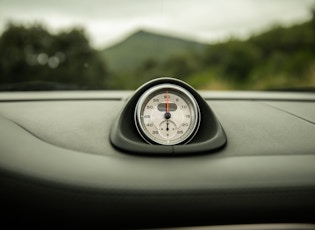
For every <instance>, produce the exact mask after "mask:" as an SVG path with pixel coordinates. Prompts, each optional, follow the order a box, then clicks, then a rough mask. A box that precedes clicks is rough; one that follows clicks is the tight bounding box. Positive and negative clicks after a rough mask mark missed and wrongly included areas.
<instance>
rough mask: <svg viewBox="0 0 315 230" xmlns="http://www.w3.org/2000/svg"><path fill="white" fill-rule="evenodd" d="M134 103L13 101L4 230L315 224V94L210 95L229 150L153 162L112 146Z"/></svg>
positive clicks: (64, 97)
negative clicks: (11, 229) (22, 228)
mask: <svg viewBox="0 0 315 230" xmlns="http://www.w3.org/2000/svg"><path fill="white" fill-rule="evenodd" d="M133 93H134V92H133V91H85V92H84V91H72V92H71V91H70V92H15V93H1V94H0V127H1V128H0V132H1V134H0V179H1V199H2V201H1V203H2V207H3V210H5V212H4V215H3V217H4V218H3V220H6V221H8V222H9V221H11V222H10V223H11V224H14V223H16V224H18V223H25V224H26V225H27V224H29V225H31V226H38V227H40V226H43V225H42V224H51V225H54V226H57V227H58V226H76V227H88V228H93V227H99V226H101V227H109V226H111V227H116V228H163V227H185V226H210V225H230V224H252V223H312V222H314V216H315V141H314V140H315V94H312V93H297V92H295V93H290V92H287V93H284V92H209V91H199V93H200V95H201V97H202V98H203V99H204V100H205V102H206V103H207V104H208V105H209V106H210V108H211V109H212V111H213V113H214V114H215V116H216V117H217V119H218V121H219V122H220V124H221V125H222V127H223V129H224V132H225V134H226V137H227V142H226V143H225V145H224V146H223V147H221V148H219V149H216V150H215V151H209V152H205V151H203V152H202V154H193V153H192V154H189V155H184V156H182V155H180V156H177V155H174V156H172V155H167V156H164V155H163V156H158V155H155V156H151V155H148V156H146V155H137V154H130V153H129V152H128V151H123V150H121V149H119V148H116V147H115V146H114V145H112V144H111V141H110V133H111V129H112V128H113V123H114V121H115V119H117V117H118V116H119V114H120V112H121V111H122V110H123V108H124V106H125V105H126V103H127V102H128V99H129V98H130V97H131V96H132V95H133ZM209 129H211V127H209ZM152 148H154V145H153V146H152ZM12 220H14V221H12Z"/></svg>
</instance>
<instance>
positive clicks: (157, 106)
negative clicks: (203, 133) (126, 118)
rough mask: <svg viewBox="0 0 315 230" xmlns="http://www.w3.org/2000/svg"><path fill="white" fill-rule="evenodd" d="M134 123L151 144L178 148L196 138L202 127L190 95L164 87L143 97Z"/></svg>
mask: <svg viewBox="0 0 315 230" xmlns="http://www.w3.org/2000/svg"><path fill="white" fill-rule="evenodd" d="M134 119H135V123H136V126H137V130H138V132H139V133H140V135H141V136H142V138H143V139H144V140H145V141H147V142H148V143H154V144H161V145H176V144H180V143H187V142H189V141H190V140H191V139H192V138H193V137H194V135H195V134H196V132H197V131H198V128H199V125H200V110H199V106H198V104H197V102H196V100H195V98H194V97H193V96H192V95H191V93H190V92H188V91H187V90H186V89H184V88H183V87H180V86H178V85H175V84H169V83H165V84H159V85H156V86H153V87H151V88H150V89H148V90H147V91H146V92H144V93H143V95H142V96H141V97H140V98H139V100H138V103H137V105H136V109H135V113H134Z"/></svg>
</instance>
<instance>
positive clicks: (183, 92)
mask: <svg viewBox="0 0 315 230" xmlns="http://www.w3.org/2000/svg"><path fill="white" fill-rule="evenodd" d="M164 89H165V90H166V89H168V90H172V91H175V92H176V93H178V95H179V96H180V97H181V98H182V100H184V101H185V102H186V103H187V104H190V105H191V108H190V109H191V110H192V112H193V115H194V121H193V124H192V125H191V126H192V127H191V128H190V129H189V132H188V133H187V132H185V134H184V135H183V137H182V138H179V139H178V140H177V141H171V142H170V143H167V142H165V141H160V140H158V139H156V138H152V137H151V136H150V135H148V134H147V132H146V129H145V128H144V127H143V125H142V121H141V119H142V118H141V115H140V114H141V110H142V108H143V105H144V103H145V102H147V101H148V100H150V98H152V97H154V95H158V94H160V91H161V90H163V91H164ZM186 99H187V100H188V102H187V101H186ZM200 120H201V117H200V109H199V105H198V103H197V101H196V99H195V98H194V96H193V95H192V94H191V93H190V92H189V91H188V90H187V89H185V88H183V87H181V86H178V85H175V84H171V83H163V84H159V85H155V86H153V87H151V88H149V89H148V90H146V91H145V92H144V93H143V94H142V95H141V96H140V98H139V100H138V102H137V104H136V107H135V112H134V121H135V124H136V128H137V130H138V133H139V134H140V136H141V137H142V138H143V139H144V140H145V141H146V142H147V143H149V144H160V145H166V146H170V145H178V144H187V143H189V142H190V141H191V140H192V139H193V138H194V136H195V135H196V133H197V131H198V129H199V126H200Z"/></svg>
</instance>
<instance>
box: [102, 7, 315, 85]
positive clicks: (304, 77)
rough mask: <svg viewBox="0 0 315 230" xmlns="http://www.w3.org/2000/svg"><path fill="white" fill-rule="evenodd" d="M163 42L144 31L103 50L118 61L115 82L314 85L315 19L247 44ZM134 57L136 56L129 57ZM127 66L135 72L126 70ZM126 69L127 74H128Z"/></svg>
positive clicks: (278, 29)
mask: <svg viewBox="0 0 315 230" xmlns="http://www.w3.org/2000/svg"><path fill="white" fill-rule="evenodd" d="M314 15H315V10H313V16H314ZM137 39H138V40H137ZM164 39H165V37H161V36H158V35H154V34H149V33H145V32H140V33H139V34H136V35H133V36H131V38H129V39H127V40H126V42H122V43H120V44H119V45H118V46H117V47H112V48H110V49H109V50H107V51H106V50H105V51H103V52H102V53H103V54H105V53H106V52H107V54H108V56H107V58H108V59H111V58H113V60H115V62H116V66H117V68H114V70H115V71H114V72H115V76H116V77H114V78H112V81H113V82H115V80H116V79H119V81H122V79H123V78H124V76H125V77H126V78H127V81H128V82H129V83H128V84H124V88H127V89H134V88H137V87H138V86H139V85H140V84H142V83H144V82H145V81H147V80H150V79H152V78H154V77H160V76H171V77H176V78H180V79H182V80H185V81H187V82H188V83H190V84H192V85H193V86H194V87H196V88H197V89H267V88H286V87H300V86H303V87H305V86H308V87H309V86H313V87H314V86H315V70H314V69H315V67H314V66H315V17H313V18H312V19H311V20H310V21H307V22H305V23H302V24H298V25H293V26H291V27H282V26H274V27H272V28H271V29H269V30H268V31H265V32H263V33H261V34H258V35H254V36H252V37H251V38H249V39H247V40H245V41H243V40H237V39H231V40H228V41H226V42H221V43H217V44H210V45H208V46H205V45H201V46H199V47H198V46H196V44H195V45H194V47H195V48H188V47H189V46H186V47H185V46H181V49H176V48H174V47H178V46H176V45H175V44H178V43H176V42H175V40H174V38H172V39H173V40H172V42H173V43H172V44H171V43H165V40H164ZM180 42H182V40H180ZM132 44H133V45H132ZM157 44H159V45H157ZM187 44H188V43H186V45H187ZM127 47H129V48H127ZM130 47H133V49H131V48H130ZM196 47H198V48H196ZM166 51H167V52H166ZM113 53H115V55H116V56H115V55H113ZM130 54H132V56H128V55H130ZM158 54H162V55H158ZM126 57H127V58H126ZM117 63H120V64H121V65H119V64H117ZM139 63H140V64H139ZM128 65H130V66H133V67H136V68H134V69H132V68H129V67H128V68H127V66H128ZM119 66H120V67H119ZM125 67H126V69H128V71H124V70H126V69H125ZM115 87H117V88H120V85H119V84H115Z"/></svg>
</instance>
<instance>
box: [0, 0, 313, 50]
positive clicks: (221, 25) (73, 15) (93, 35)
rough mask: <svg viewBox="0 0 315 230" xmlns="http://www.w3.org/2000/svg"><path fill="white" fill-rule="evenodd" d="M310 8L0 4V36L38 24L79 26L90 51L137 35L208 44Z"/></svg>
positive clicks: (127, 0)
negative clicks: (17, 26) (19, 25)
mask: <svg viewBox="0 0 315 230" xmlns="http://www.w3.org/2000/svg"><path fill="white" fill-rule="evenodd" d="M312 7H315V0H190V1H188V0H186V1H183V0H50V1H45V0H0V32H1V33H2V31H3V30H4V28H5V25H6V24H7V22H8V21H13V22H23V23H32V22H41V23H43V24H44V25H46V26H47V28H49V29H50V30H52V31H58V30H60V29H65V28H70V27H73V26H77V25H80V26H82V27H83V28H85V30H86V33H87V35H88V37H89V38H90V41H91V43H92V45H93V46H94V47H95V48H104V47H106V46H109V45H111V44H113V43H115V42H117V40H120V39H123V38H124V37H126V36H128V35H129V34H131V33H132V32H135V31H136V30H138V29H149V30H151V31H156V32H158V31H161V32H162V33H166V34H170V35H175V36H181V37H184V38H188V39H192V40H196V41H201V42H212V41H218V40H222V39H226V38H228V37H230V36H239V37H246V36H249V35H250V34H252V33H254V32H259V31H261V30H263V29H266V28H268V27H270V26H271V25H274V24H283V25H290V24H292V23H298V22H303V21H305V20H307V19H309V18H310V17H311V14H310V9H311V8H312Z"/></svg>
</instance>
